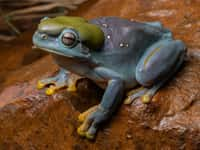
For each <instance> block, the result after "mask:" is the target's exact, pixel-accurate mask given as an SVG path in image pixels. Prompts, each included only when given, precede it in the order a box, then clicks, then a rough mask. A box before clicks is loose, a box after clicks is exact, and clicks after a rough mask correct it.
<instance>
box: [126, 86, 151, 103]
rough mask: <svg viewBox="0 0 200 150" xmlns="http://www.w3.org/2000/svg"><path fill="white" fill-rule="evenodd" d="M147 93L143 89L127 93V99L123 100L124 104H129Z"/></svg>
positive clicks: (145, 89)
mask: <svg viewBox="0 0 200 150" xmlns="http://www.w3.org/2000/svg"><path fill="white" fill-rule="evenodd" d="M147 91H148V89H147V88H144V87H139V88H137V89H133V90H131V91H130V92H128V93H127V98H126V99H125V100H124V104H131V103H132V102H133V101H134V100H135V99H136V98H138V97H141V96H143V95H144V94H145V93H146V92H147Z"/></svg>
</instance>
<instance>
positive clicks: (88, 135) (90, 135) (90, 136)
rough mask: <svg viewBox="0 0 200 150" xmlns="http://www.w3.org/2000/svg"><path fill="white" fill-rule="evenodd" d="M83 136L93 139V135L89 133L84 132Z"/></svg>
mask: <svg viewBox="0 0 200 150" xmlns="http://www.w3.org/2000/svg"><path fill="white" fill-rule="evenodd" d="M85 137H86V138H87V139H89V140H92V139H94V135H92V134H89V133H86V134H85Z"/></svg>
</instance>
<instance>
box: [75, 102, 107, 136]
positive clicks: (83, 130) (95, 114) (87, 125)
mask: <svg viewBox="0 0 200 150" xmlns="http://www.w3.org/2000/svg"><path fill="white" fill-rule="evenodd" d="M107 116H108V115H107V114H106V112H105V111H104V110H103V109H101V108H100V106H99V105H96V106H93V107H92V108H90V109H88V110H87V111H85V112H83V113H82V114H80V115H79V117H78V119H79V121H81V122H82V124H81V125H80V127H79V128H78V129H77V133H78V134H79V135H80V136H82V137H86V138H87V139H90V140H91V139H94V137H95V135H96V132H97V130H98V126H99V124H100V123H101V122H102V121H104V120H106V118H107Z"/></svg>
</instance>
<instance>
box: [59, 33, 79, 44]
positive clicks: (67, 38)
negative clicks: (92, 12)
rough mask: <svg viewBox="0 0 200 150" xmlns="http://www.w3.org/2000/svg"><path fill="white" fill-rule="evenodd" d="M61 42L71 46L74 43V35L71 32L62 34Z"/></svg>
mask: <svg viewBox="0 0 200 150" xmlns="http://www.w3.org/2000/svg"><path fill="white" fill-rule="evenodd" d="M62 42H63V44H65V45H66V46H73V45H74V44H75V43H76V36H75V35H74V34H73V33H71V32H66V33H64V34H63V36H62Z"/></svg>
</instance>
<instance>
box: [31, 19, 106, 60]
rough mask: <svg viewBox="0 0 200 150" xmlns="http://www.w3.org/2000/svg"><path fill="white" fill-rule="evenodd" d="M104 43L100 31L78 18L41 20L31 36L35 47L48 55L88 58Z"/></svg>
mask: <svg viewBox="0 0 200 150" xmlns="http://www.w3.org/2000/svg"><path fill="white" fill-rule="evenodd" d="M103 41H104V34H103V32H102V31H101V29H100V28H99V27H98V26H96V25H94V24H90V23H88V22H87V20H85V19H83V18H79V17H67V16H59V17H56V18H47V17H45V18H43V19H42V20H41V21H40V24H39V25H38V29H37V31H36V32H35V33H34V36H33V43H34V45H35V46H36V47H38V48H40V49H42V50H45V51H48V52H50V53H54V54H58V55H62V56H67V57H81V58H88V57H89V56H90V54H91V52H92V51H95V50H98V49H99V48H100V47H101V45H102V44H103Z"/></svg>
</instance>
